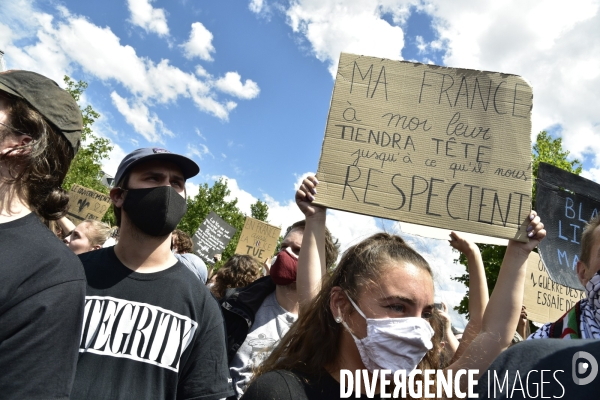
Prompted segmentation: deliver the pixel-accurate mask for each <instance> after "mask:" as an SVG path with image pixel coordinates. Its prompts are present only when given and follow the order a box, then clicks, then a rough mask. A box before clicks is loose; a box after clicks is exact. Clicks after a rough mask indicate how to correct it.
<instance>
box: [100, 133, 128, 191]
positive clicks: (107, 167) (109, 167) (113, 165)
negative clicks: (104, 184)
mask: <svg viewBox="0 0 600 400" xmlns="http://www.w3.org/2000/svg"><path fill="white" fill-rule="evenodd" d="M111 145H112V146H113V149H112V150H111V152H110V153H109V154H108V158H106V159H104V160H102V171H104V172H106V173H107V174H109V175H112V176H113V177H114V176H115V175H116V174H117V168H119V164H120V163H121V161H122V160H123V158H125V156H126V155H127V154H126V153H125V151H123V149H122V148H121V146H119V145H118V144H116V143H115V142H112V143H111ZM115 184H116V182H115Z"/></svg>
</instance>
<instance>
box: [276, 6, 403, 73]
mask: <svg viewBox="0 0 600 400" xmlns="http://www.w3.org/2000/svg"><path fill="white" fill-rule="evenodd" d="M408 4H410V2H408V1H390V0H377V1H369V2H366V1H363V0H329V1H327V0H326V1H314V0H295V1H292V2H290V7H289V8H288V9H287V10H286V16H287V21H288V24H289V25H290V26H291V28H292V30H293V31H294V32H295V33H298V34H300V35H302V36H303V37H304V38H305V39H306V40H308V42H309V44H310V47H311V51H312V53H313V54H314V55H315V57H317V58H318V59H319V60H321V61H323V62H325V63H327V64H328V66H329V72H330V73H331V75H332V76H334V77H335V75H336V72H337V63H338V59H339V56H340V52H342V51H343V52H347V53H354V54H361V55H369V56H374V57H385V58H390V59H395V60H401V59H402V56H401V53H400V52H401V50H402V48H403V47H404V33H403V31H402V29H401V28H400V27H399V26H392V25H390V24H389V23H388V22H387V21H385V20H384V19H383V18H382V15H383V14H384V13H390V14H392V16H393V17H394V19H395V20H396V21H398V22H402V21H403V20H404V19H405V18H406V10H407V7H406V5H408Z"/></svg>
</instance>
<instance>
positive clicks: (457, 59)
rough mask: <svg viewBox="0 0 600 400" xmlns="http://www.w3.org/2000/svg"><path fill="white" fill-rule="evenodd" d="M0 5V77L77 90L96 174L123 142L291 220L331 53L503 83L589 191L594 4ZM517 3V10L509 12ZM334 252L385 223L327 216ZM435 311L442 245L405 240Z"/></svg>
mask: <svg viewBox="0 0 600 400" xmlns="http://www.w3.org/2000/svg"><path fill="white" fill-rule="evenodd" d="M4 3H5V4H3V5H2V7H1V8H0V49H1V50H3V51H4V52H5V53H6V54H5V56H4V61H5V63H6V65H7V67H8V68H20V69H29V70H34V71H37V72H40V73H42V74H45V75H47V76H49V77H51V78H53V79H55V80H56V81H57V82H61V83H62V76H63V75H65V74H68V75H69V76H71V77H72V78H73V79H76V80H84V81H86V82H88V83H89V89H88V90H87V92H86V94H85V98H84V101H85V102H87V103H89V104H91V105H92V106H93V107H94V109H96V110H97V111H98V112H100V114H101V115H102V117H101V118H100V120H98V122H97V123H96V125H95V126H94V129H95V132H96V133H97V134H99V135H101V136H104V137H107V138H109V139H110V140H111V141H112V142H113V144H114V145H115V149H114V150H113V153H112V154H111V158H110V160H107V162H106V164H105V169H106V170H107V172H109V173H114V172H115V170H116V166H117V165H118V163H119V161H120V160H121V158H122V157H123V156H124V155H125V154H127V153H128V152H130V151H132V150H134V149H135V148H138V147H147V146H151V147H165V148H168V149H170V150H171V151H175V152H180V153H184V154H187V155H189V156H191V157H192V158H194V159H195V160H196V161H197V162H198V163H199V164H200V166H201V174H200V175H199V176H198V177H196V178H194V179H192V180H191V182H190V185H189V189H190V191H191V192H192V193H193V192H194V191H195V190H197V185H198V184H201V183H203V182H209V184H212V182H214V180H215V179H218V177H226V178H227V179H228V180H229V186H230V188H231V189H232V196H233V197H236V198H238V200H239V203H240V206H241V208H242V209H243V210H245V211H246V212H249V205H250V204H251V203H252V202H254V201H256V199H261V200H263V201H266V202H267V203H268V204H269V206H270V210H271V212H270V222H271V223H273V224H275V225H281V226H283V227H285V226H287V225H289V224H290V223H291V222H294V221H295V220H297V219H299V218H300V214H299V212H298V211H297V210H296V209H295V205H294V204H293V194H294V189H295V187H296V186H297V184H298V182H299V180H300V179H301V178H302V177H303V176H305V175H306V174H307V173H309V172H314V171H315V170H316V168H317V163H318V159H319V155H320V148H321V142H322V139H323V133H324V129H325V123H326V118H327V112H328V108H329V101H330V98H331V92H332V89H333V84H334V80H333V72H334V71H335V69H336V66H337V64H336V63H337V59H338V56H339V53H340V52H341V51H345V52H350V53H357V54H365V55H370V56H380V57H386V58H392V59H405V60H412V61H418V62H424V63H435V64H439V65H446V66H452V67H464V68H472V69H484V70H491V71H501V72H508V73H515V74H519V75H521V76H523V77H525V78H526V79H528V80H529V81H530V82H531V83H532V86H533V89H534V109H533V117H532V122H533V134H535V133H537V132H539V131H540V130H542V129H548V130H549V131H551V132H552V134H553V135H560V136H562V137H563V141H564V145H565V147H566V148H567V149H568V150H570V151H571V152H572V154H573V155H574V156H577V157H579V158H580V159H581V160H583V161H584V167H585V168H584V169H585V172H584V175H585V176H586V177H588V178H591V179H594V180H596V181H599V178H600V159H598V158H597V157H596V154H597V153H598V152H599V151H600V140H598V139H600V116H599V115H600V114H599V113H598V104H600V94H599V93H600V29H599V28H598V27H599V26H600V14H599V12H598V10H599V8H600V4H599V1H598V0H579V1H571V2H568V3H567V2H565V1H538V2H521V1H518V0H505V1H500V2H498V1H488V0H481V1H478V2H477V3H473V2H472V1H467V0H455V1H453V2H447V1H442V0H432V1H403V0H369V1H367V0H345V1H342V0H319V1H316V0H250V1H248V0H246V1H244V0H235V1H234V0H219V1H206V0H202V1H191V0H177V1H165V0H155V1H150V0H124V1H115V0H104V1H102V2H100V1H97V0H96V1H92V0H90V1H72V0H71V1H49V0H11V1H7V2H4ZM523 3H527V4H523ZM328 224H329V226H330V228H331V230H332V231H333V233H334V235H336V236H338V237H339V238H340V239H341V241H342V244H343V246H344V247H345V246H347V245H348V244H350V243H353V242H354V241H356V240H360V239H362V238H364V237H365V236H366V235H369V234H371V233H373V232H375V231H377V230H379V229H387V230H396V231H397V230H399V227H398V225H397V224H394V223H393V222H391V221H382V220H380V219H374V218H370V217H365V216H358V215H349V214H347V213H343V212H339V211H333V212H330V214H329V219H328ZM410 240H412V241H413V243H414V244H415V245H416V246H417V247H418V248H419V249H421V250H422V251H423V252H424V253H426V254H427V257H428V258H429V260H430V262H431V263H432V264H434V266H435V267H436V270H437V271H438V282H437V286H438V293H439V296H440V297H442V298H444V299H445V300H446V301H447V302H449V303H451V305H455V304H456V302H457V300H458V299H460V297H462V294H464V287H462V286H461V285H459V284H457V283H455V282H452V281H451V280H450V279H449V277H450V276H452V275H456V274H458V273H462V267H460V266H456V265H454V264H453V262H452V259H453V258H455V257H456V255H455V254H453V253H452V252H451V251H450V249H449V246H448V245H447V244H446V243H445V242H444V241H439V240H432V239H422V238H417V237H410Z"/></svg>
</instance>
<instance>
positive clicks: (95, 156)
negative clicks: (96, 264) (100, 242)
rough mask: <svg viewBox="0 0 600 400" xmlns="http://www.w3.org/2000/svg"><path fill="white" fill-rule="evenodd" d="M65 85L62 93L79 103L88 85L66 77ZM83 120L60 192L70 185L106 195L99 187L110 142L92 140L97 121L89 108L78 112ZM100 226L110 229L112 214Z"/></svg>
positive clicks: (101, 139) (68, 188)
mask: <svg viewBox="0 0 600 400" xmlns="http://www.w3.org/2000/svg"><path fill="white" fill-rule="evenodd" d="M64 82H65V84H66V85H67V87H66V90H67V91H68V92H69V93H71V96H73V98H74V99H75V101H76V102H78V103H79V100H80V98H81V95H82V94H83V92H84V91H85V90H86V89H87V87H88V84H87V83H86V82H84V81H79V82H75V81H74V80H72V79H71V78H69V77H68V76H65V77H64ZM81 115H82V116H83V130H82V132H81V148H80V149H79V151H78V152H77V155H76V156H75V158H74V159H73V162H72V163H71V167H70V168H69V172H68V173H67V176H66V177H65V180H64V181H63V188H64V189H65V190H67V191H68V190H70V189H71V186H73V184H74V183H76V184H78V185H81V186H85V187H87V188H90V189H94V190H97V191H99V192H101V193H105V194H108V191H109V189H108V188H107V187H106V186H104V185H103V184H102V182H101V181H100V179H101V178H102V173H101V169H102V160H105V159H107V158H108V156H109V153H110V151H111V150H112V148H113V147H112V145H111V143H110V140H108V139H105V138H101V137H99V136H96V135H95V134H94V133H93V132H92V125H93V124H94V122H95V121H96V120H97V119H98V118H100V114H98V113H97V112H96V111H94V109H93V108H92V106H91V105H88V106H86V107H85V108H82V109H81ZM103 221H104V222H108V223H110V224H111V225H113V224H114V223H115V222H114V214H113V213H112V212H111V211H110V210H109V211H108V212H107V213H106V214H105V215H104V218H103Z"/></svg>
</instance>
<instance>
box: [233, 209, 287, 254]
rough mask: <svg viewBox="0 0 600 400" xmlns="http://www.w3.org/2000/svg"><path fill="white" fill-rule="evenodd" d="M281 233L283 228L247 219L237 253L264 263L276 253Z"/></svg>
mask: <svg viewBox="0 0 600 400" xmlns="http://www.w3.org/2000/svg"><path fill="white" fill-rule="evenodd" d="M280 233H281V228H280V227H278V226H273V225H269V224H267V223H266V222H262V221H259V220H257V219H254V218H251V217H246V222H245V223H244V229H242V234H241V235H240V241H239V242H238V245H237V247H236V249H235V253H236V254H248V255H251V256H252V257H254V258H255V259H256V260H258V261H260V262H261V263H262V262H263V261H265V259H266V258H267V257H271V256H272V255H273V253H274V252H275V246H277V239H279V234H280Z"/></svg>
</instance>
